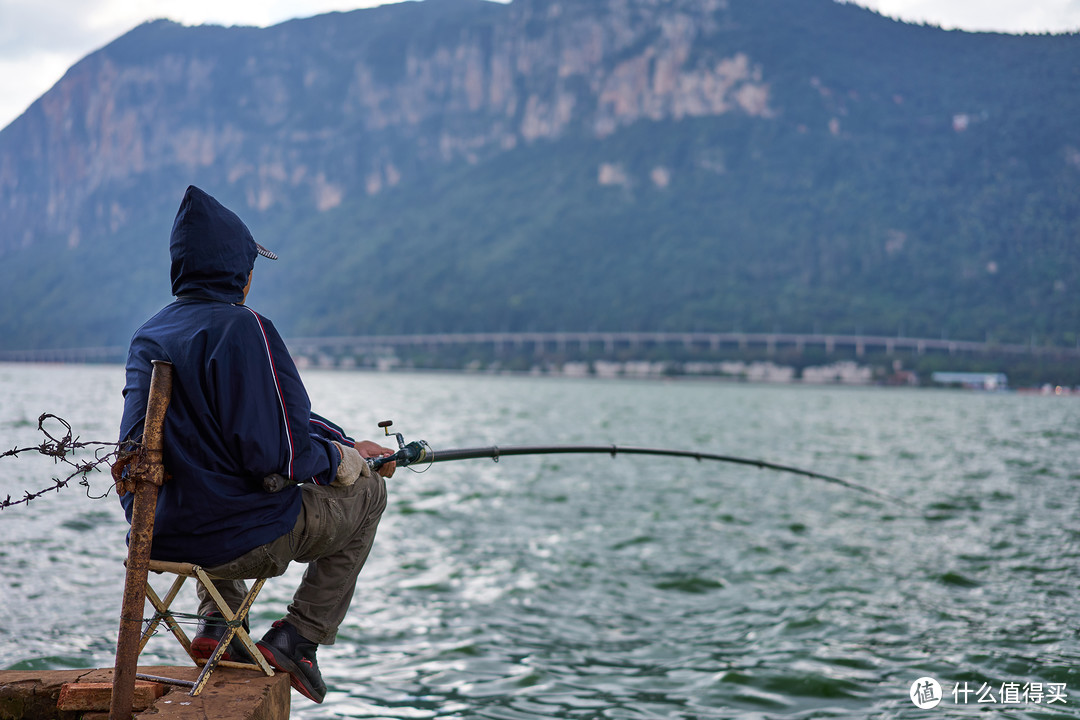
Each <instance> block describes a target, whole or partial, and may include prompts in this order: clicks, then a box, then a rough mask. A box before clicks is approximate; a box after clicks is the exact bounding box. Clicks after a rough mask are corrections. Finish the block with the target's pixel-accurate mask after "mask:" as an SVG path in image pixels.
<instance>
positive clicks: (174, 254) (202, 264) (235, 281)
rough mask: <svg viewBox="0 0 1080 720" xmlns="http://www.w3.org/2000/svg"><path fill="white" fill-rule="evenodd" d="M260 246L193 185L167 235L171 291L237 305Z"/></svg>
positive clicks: (244, 227)
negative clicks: (170, 262)
mask: <svg viewBox="0 0 1080 720" xmlns="http://www.w3.org/2000/svg"><path fill="white" fill-rule="evenodd" d="M257 254H258V250H257V248H256V245H255V239H254V238H253V237H252V236H251V231H250V230H248V228H247V225H245V224H244V222H243V221H242V220H241V219H240V218H239V217H237V215H236V213H234V212H233V211H231V210H229V209H228V208H227V207H225V206H224V205H222V204H221V203H219V202H218V201H217V200H215V199H214V198H212V197H211V196H210V195H207V194H206V193H205V192H203V191H202V190H200V189H199V188H197V187H195V186H194V185H191V186H189V187H188V189H187V192H186V193H185V194H184V199H183V201H181V203H180V209H179V210H178V211H177V213H176V220H174V221H173V228H172V236H171V237H170V238H169V256H170V257H171V258H172V269H171V272H170V275H171V277H172V292H173V295H176V296H180V295H193V296H197V297H204V298H208V299H211V300H221V301H223V302H230V303H237V302H240V301H241V300H243V299H244V286H245V285H247V280H248V275H249V274H250V273H251V270H252V268H254V267H255V256H256V255H257Z"/></svg>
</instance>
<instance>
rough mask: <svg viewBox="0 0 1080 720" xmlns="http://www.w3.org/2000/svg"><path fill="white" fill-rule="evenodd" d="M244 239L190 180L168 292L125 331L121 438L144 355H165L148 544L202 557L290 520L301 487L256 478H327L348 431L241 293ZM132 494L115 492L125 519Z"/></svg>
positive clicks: (234, 221) (134, 418)
mask: <svg viewBox="0 0 1080 720" xmlns="http://www.w3.org/2000/svg"><path fill="white" fill-rule="evenodd" d="M256 252H257V251H256V246H255V240H254V239H253V238H252V236H251V233H250V232H249V231H248V229H247V227H246V226H245V225H244V223H243V222H242V221H241V220H240V218H239V217H237V216H236V215H235V214H234V213H232V212H231V211H230V210H228V209H227V208H225V207H224V206H223V205H221V204H220V203H218V202H217V201H216V200H215V199H214V198H212V197H210V196H209V195H207V194H206V193H205V192H203V191H202V190H199V189H198V188H196V187H189V188H188V190H187V193H186V194H185V196H184V200H183V202H182V203H181V205H180V210H179V212H178V213H177V215H176V221H175V222H174V223H173V229H172V237H171V238H170V241H169V253H170V255H171V257H172V270H171V275H172V291H173V295H175V296H176V300H175V301H174V302H173V303H171V304H170V305H167V306H166V307H165V308H164V309H163V310H161V312H159V313H158V314H157V315H155V316H154V317H153V318H151V319H150V320H149V321H147V323H146V324H145V325H143V326H142V327H141V328H139V330H138V331H137V332H136V333H135V335H134V337H133V338H132V341H131V348H130V350H129V352H128V360H127V380H126V383H125V387H124V417H123V420H122V422H121V427H120V439H121V441H124V440H128V439H134V440H139V439H141V437H142V433H143V423H144V420H145V416H146V403H147V397H148V395H149V390H150V373H151V370H152V366H151V361H153V360H167V361H169V362H171V363H172V364H173V389H172V399H171V402H170V404H169V409H168V411H167V413H166V415H165V428H164V443H165V452H164V462H165V470H166V472H167V473H169V474H170V475H171V476H172V477H171V479H169V480H167V481H166V483H165V484H164V486H162V488H161V490H160V493H159V495H158V504H157V513H156V516H155V521H154V541H153V546H152V549H151V555H152V556H153V557H154V558H155V559H158V560H174V561H184V562H194V563H197V564H200V565H205V566H208V567H213V566H215V565H220V564H223V563H226V562H228V561H230V560H233V559H234V558H236V557H239V556H240V555H242V554H244V553H246V552H247V551H249V550H252V549H253V548H255V547H258V546H259V545H262V544H264V543H267V542H270V541H272V540H274V539H276V538H278V537H280V536H281V535H283V534H285V533H287V532H289V531H290V530H292V528H293V525H294V524H295V522H296V519H297V516H298V515H299V513H300V505H301V501H300V496H301V493H300V489H299V488H298V487H296V486H289V487H287V488H286V489H285V490H283V491H282V492H279V493H274V494H271V493H267V492H264V491H263V489H262V480H263V477H264V476H266V475H268V474H270V473H275V472H276V473H281V474H282V475H284V476H286V477H288V478H292V479H294V480H297V481H301V482H304V481H313V482H316V483H319V484H327V483H329V482H331V481H332V480H333V479H334V475H335V473H336V470H337V466H338V463H339V462H340V461H341V458H340V455H339V453H338V450H337V448H335V447H334V445H333V443H331V440H332V439H333V440H338V441H340V442H349V443H350V444H351V442H352V441H351V439H350V438H348V437H346V436H345V435H344V433H342V431H341V429H340V428H338V427H337V426H336V425H333V424H332V423H330V422H328V421H326V420H324V419H323V418H320V417H319V416H317V415H314V414H313V413H312V412H311V403H310V401H309V400H308V396H307V391H306V390H305V389H304V385H303V383H302V382H301V381H300V376H299V374H298V373H297V370H296V366H295V365H294V364H293V361H292V358H291V357H290V356H289V353H288V350H287V349H286V347H285V343H284V342H283V341H282V339H281V336H279V335H278V333H277V330H275V329H274V326H273V325H272V324H271V323H270V321H269V320H267V319H266V318H264V317H262V316H261V315H259V314H258V313H257V312H255V311H254V310H252V309H250V308H248V307H247V306H246V305H243V304H241V302H242V301H243V298H244V286H245V285H246V284H247V280H248V275H249V273H250V272H251V270H252V268H253V267H254V264H255V257H256ZM132 501H133V497H132V495H131V494H128V495H125V496H123V497H122V498H121V503H122V504H123V506H124V509H125V513H126V514H127V518H128V521H129V522H130V520H131V506H132Z"/></svg>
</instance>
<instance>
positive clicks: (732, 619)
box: [0, 365, 1080, 720]
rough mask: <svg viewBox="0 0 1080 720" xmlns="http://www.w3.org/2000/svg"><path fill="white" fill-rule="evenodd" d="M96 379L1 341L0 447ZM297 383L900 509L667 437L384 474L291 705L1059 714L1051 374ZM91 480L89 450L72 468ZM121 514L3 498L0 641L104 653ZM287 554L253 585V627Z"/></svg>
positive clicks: (371, 406) (16, 467)
mask: <svg viewBox="0 0 1080 720" xmlns="http://www.w3.org/2000/svg"><path fill="white" fill-rule="evenodd" d="M122 380H123V371H122V369H120V368H117V367H40V366H20V365H0V445H3V446H5V449H7V448H10V447H14V446H15V445H25V444H36V443H38V442H40V435H38V434H37V430H36V421H37V416H38V415H39V414H40V413H41V412H44V411H48V412H53V413H55V414H57V415H60V416H62V417H65V418H67V419H68V420H69V421H71V423H72V425H73V426H74V428H75V430H76V431H77V432H78V433H79V434H80V435H81V436H82V438H83V439H84V440H88V439H94V440H97V439H103V440H112V439H113V438H114V435H115V433H116V427H117V425H118V421H119V414H120V409H121V399H120V395H119V393H120V388H121V386H122ZM305 380H306V382H307V383H308V389H309V392H310V394H311V396H312V401H313V405H314V407H315V409H316V410H318V411H319V412H322V413H323V414H325V415H327V416H329V417H331V418H333V419H335V420H338V421H339V422H340V423H342V424H343V425H345V426H346V427H347V428H348V429H350V430H351V431H352V432H353V433H354V434H356V435H358V436H369V437H374V436H375V433H376V432H377V429H376V427H375V424H376V422H378V421H379V420H383V419H387V418H392V419H393V420H394V421H395V428H396V429H398V430H400V431H401V432H403V433H405V435H406V438H407V439H415V438H420V437H422V438H425V439H426V440H428V441H429V442H430V443H431V444H432V445H433V446H434V447H435V448H436V450H437V449H438V448H440V447H442V448H451V447H462V446H470V447H471V446H477V445H489V444H501V445H512V444H551V443H587V444H596V443H619V444H625V445H652V446H663V447H674V448H680V449H699V450H705V451H713V452H719V453H725V454H730V455H744V456H749V457H754V458H761V459H765V460H769V461H773V462H778V463H783V464H790V465H797V466H801V467H807V468H810V469H813V470H816V471H818V472H822V473H826V474H831V475H838V476H840V477H844V478H848V479H851V480H853V481H855V482H858V483H861V484H864V485H868V486H870V487H873V488H876V489H878V490H880V491H882V492H885V493H888V494H890V495H893V496H896V497H898V498H901V499H903V500H905V501H906V502H907V503H909V504H910V505H911V506H913V507H912V508H908V507H904V506H900V505H895V504H891V503H887V502H883V501H881V500H879V499H877V498H874V497H871V496H868V495H863V494H859V493H856V492H853V491H850V490H846V489H844V488H840V487H836V486H833V485H828V484H824V483H821V482H820V481H816V480H811V479H806V478H800V477H796V476H792V475H786V474H781V473H774V472H767V471H759V470H756V469H753V468H746V467H740V466H733V465H722V464H716V463H697V462H694V461H689V460H660V459H643V458H635V457H628V456H622V457H617V458H614V459H612V458H608V457H603V456H599V457H593V456H589V457H585V456H581V457H575V456H558V457H552V456H549V457H545V458H540V457H514V458H505V459H503V460H502V462H500V463H498V464H496V463H493V462H491V461H487V460H473V461H465V462H457V463H447V464H441V465H435V466H433V467H431V468H430V469H429V470H428V471H427V472H426V473H422V474H416V473H412V472H409V471H407V470H402V471H399V472H398V474H397V475H396V476H395V477H394V478H393V480H391V481H390V493H391V499H390V503H389V506H388V508H387V512H386V515H385V516H384V519H383V522H382V525H381V528H380V531H379V538H378V539H377V541H376V546H375V550H374V552H373V554H372V557H371V559H370V561H369V563H368V566H367V567H366V568H365V570H364V572H363V574H362V575H361V580H360V584H359V587H358V590H357V595H356V598H355V600H354V603H353V608H352V610H351V612H350V615H349V617H348V618H347V620H346V622H345V624H344V626H343V627H342V628H341V631H340V633H339V637H338V642H337V643H336V644H335V645H333V646H329V647H324V648H323V649H322V650H320V653H319V657H320V663H321V665H322V668H323V674H324V675H325V677H326V679H327V682H328V684H329V686H330V693H329V694H328V696H327V699H326V702H325V703H324V704H323V705H321V706H316V705H313V704H311V703H309V702H308V701H306V700H304V699H303V698H302V697H300V696H299V695H298V694H296V693H294V694H293V716H294V717H296V718H308V719H313V718H324V717H325V718H328V717H356V718H376V717H377V718H473V717H479V718H501V719H507V720H513V719H516V718H522V719H524V718H818V717H821V718H825V717H842V718H864V717H879V718H917V717H928V718H929V717H957V716H971V717H975V716H979V717H982V715H981V714H980V713H981V711H983V710H985V709H990V710H992V711H993V712H994V715H993V716H994V717H1002V718H1035V717H1075V716H1080V712H1078V708H1080V669H1078V661H1080V637H1078V628H1080V599H1078V598H1080V593H1078V592H1077V571H1078V559H1080V520H1078V518H1077V510H1078V507H1080V462H1078V458H1080V401H1077V400H1076V399H1075V398H1071V399H1070V398H1044V397H1024V396H1018V395H1004V394H1003V395H986V394H972V393H962V392H945V391H930V390H886V389H870V388H867V389H852V388H818V387H790V386H772V387H763V386H748V385H734V384H725V383H708V382H651V381H626V382H622V381H597V380H568V379H555V378H524V377H487V376H461V375H416V376H412V375H380V374H370V373H343V372H315V371H310V372H307V373H306V374H305ZM54 472H55V469H54V468H53V466H52V463H51V461H49V460H48V459H46V458H41V457H34V458H31V457H20V458H18V459H14V460H13V459H11V458H7V459H0V497H2V496H6V495H8V494H10V495H11V496H13V497H18V496H20V495H22V493H23V492H24V491H26V490H37V489H41V488H42V487H45V486H47V485H49V484H50V483H49V477H50V476H51V474H52V473H54ZM108 487H109V483H108V481H107V480H106V479H105V478H104V476H98V477H97V478H95V479H94V481H93V483H92V487H91V492H92V493H95V494H97V493H101V492H104V491H105V490H106V489H107V488H108ZM125 529H126V525H125V523H124V521H123V516H122V514H121V513H120V510H119V507H118V504H117V502H116V500H115V498H114V497H112V496H110V497H109V498H107V499H102V500H92V499H88V498H87V496H86V494H85V493H84V492H83V490H82V489H69V490H64V491H61V492H59V493H55V494H49V495H48V496H46V497H43V498H41V499H39V500H35V501H34V502H32V503H30V504H29V506H19V507H14V508H9V509H7V510H3V511H0V567H2V568H3V569H2V573H0V603H2V606H3V613H2V614H0V668H8V669H25V668H45V667H48V668H62V667H109V666H111V665H112V662H113V651H114V643H115V635H116V627H117V623H118V621H117V616H118V613H119V606H120V596H121V591H122V583H123V567H122V559H123V557H124V555H125V548H124V543H123V537H124V532H125ZM302 569H303V568H302V566H301V567H294V568H292V569H291V570H290V571H289V573H288V574H287V575H286V576H284V577H282V578H279V579H276V580H273V581H271V582H270V583H269V584H268V585H267V588H266V590H264V593H263V596H262V598H261V600H260V602H259V603H258V604H257V605H256V612H255V614H254V625H255V631H256V633H261V631H262V630H263V628H264V627H265V626H268V625H269V623H270V622H272V621H273V620H275V619H276V618H277V617H279V615H280V613H281V612H282V611H283V608H284V606H285V604H286V603H287V602H288V598H289V596H290V595H291V592H292V589H293V588H294V587H295V585H296V583H297V582H298V580H299V577H300V574H301V572H302ZM192 594H193V593H192ZM188 609H193V608H192V607H191V606H190V605H189V607H188ZM178 650H179V648H178V646H176V645H175V643H174V642H173V641H172V640H171V639H170V638H155V639H154V640H152V642H151V645H150V647H149V648H148V650H147V652H146V654H144V659H145V660H151V661H155V662H165V663H178V662H181V660H182V657H181V656H180V655H179V654H178V652H177V651H178ZM923 676H929V677H933V678H936V679H937V680H938V681H939V682H940V684H941V686H942V688H943V694H944V696H945V697H944V699H943V701H942V703H941V705H940V706H939V707H937V708H935V709H931V710H920V709H918V708H916V707H915V705H914V704H913V703H912V701H911V700H910V699H909V697H908V692H909V687H910V686H911V684H912V682H913V681H914V680H916V679H917V678H919V677H923ZM965 683H966V685H965ZM1012 684H1016V685H1017V686H1025V685H1026V686H1027V688H1028V690H1029V691H1031V690H1033V689H1035V688H1040V687H1041V688H1042V689H1044V691H1049V690H1050V689H1051V687H1053V689H1054V690H1055V692H1057V693H1064V694H1065V698H1064V700H1065V701H1064V702H1061V701H1060V700H1058V701H1057V702H1049V701H1048V700H1049V699H1050V695H1049V694H1048V693H1047V692H1044V696H1043V697H1042V699H1041V702H1035V701H1034V699H1033V698H1034V697H1035V696H1034V695H1033V694H1029V696H1028V698H1027V701H1026V702H1022V701H1017V702H1003V701H1004V700H1007V699H1010V698H1008V697H1007V696H1005V695H1003V694H1002V687H1001V686H1002V685H1006V686H1010V687H1011V686H1012ZM984 686H985V687H984ZM965 687H966V688H968V689H970V690H971V691H972V692H971V693H970V695H968V696H967V698H966V700H967V701H966V702H964V700H965V697H964V695H963V693H962V690H961V689H962V688H965ZM954 688H956V689H957V690H958V692H960V694H959V695H955V696H954V694H953V690H954ZM980 689H982V690H984V694H983V695H982V700H983V701H984V702H981V703H980V702H977V700H978V699H979V698H978V691H979V690H980ZM987 691H988V692H989V695H987V694H986V692H987ZM990 697H992V698H994V699H995V700H997V702H996V703H994V704H990V703H989V698H990Z"/></svg>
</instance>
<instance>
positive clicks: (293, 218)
mask: <svg viewBox="0 0 1080 720" xmlns="http://www.w3.org/2000/svg"><path fill="white" fill-rule="evenodd" d="M1078 88H1080V37H1078V36H1076V35H1068V36H1005V35H995V34H973V33H964V32H946V31H942V30H940V29H937V28H932V27H924V26H912V25H906V24H903V23H899V22H895V21H892V20H889V19H885V18H882V17H880V16H877V15H875V14H873V13H871V12H869V11H866V10H863V9H860V8H857V7H854V6H850V5H843V4H837V3H834V2H832V1H831V0H797V1H796V0H671V1H667V2H660V1H659V0H610V1H607V2H596V3H592V2H590V3H572V2H555V1H553V0H515V2H513V3H512V4H510V5H502V4H495V3H488V2H482V1H481V0H426V1H425V2H422V3H402V4H400V5H392V6H383V7H380V8H375V9H370V10H359V11H355V12H351V13H335V14H330V15H324V16H319V17H315V18H311V19H307V20H297V21H292V22H288V23H284V24H282V25H279V26H276V27H272V28H267V29H253V28H217V27H182V26H179V25H176V24H173V23H169V22H164V21H160V22H156V23H150V24H147V25H143V26H141V27H139V28H136V29H135V30H133V31H132V32H131V33H129V34H127V35H125V36H124V37H121V38H119V39H118V40H116V41H115V42H114V43H112V44H111V45H109V46H107V47H105V48H103V49H102V50H100V51H99V52H97V53H94V54H92V55H90V56H88V57H87V58H85V59H84V60H83V61H81V62H80V63H79V64H77V65H76V66H74V67H73V68H72V69H71V70H70V71H69V73H68V74H67V75H66V76H65V77H64V79H63V80H61V82H60V83H58V84H57V86H56V87H54V88H53V89H52V90H51V91H50V92H49V93H47V94H46V95H45V96H43V97H42V98H41V99H40V100H39V101H38V102H37V103H35V104H34V105H33V106H32V107H31V108H30V109H29V110H28V111H27V112H26V113H25V114H24V115H23V116H22V117H20V118H19V119H18V120H17V121H15V122H14V123H12V124H11V125H10V126H8V127H7V128H6V129H4V130H3V131H2V132H0V198H2V200H0V293H2V297H3V303H2V305H0V346H2V347H3V348H8V349H11V348H29V347H70V346H82V345H107V344H123V343H125V342H126V340H127V338H128V337H129V336H130V334H131V332H132V331H133V330H134V329H135V328H136V327H137V326H138V324H139V323H140V322H141V321H142V320H143V319H145V317H147V316H148V315H149V314H151V313H152V312H153V311H154V310H156V308H157V307H159V306H160V305H161V304H163V303H165V302H167V301H168V300H169V296H168V249H167V240H168V233H169V229H170V226H171V222H172V215H173V213H174V212H175V209H176V206H177V204H178V203H179V200H180V198H181V197H182V194H183V191H184V188H185V187H186V186H187V185H188V184H196V185H199V186H200V187H202V188H203V189H205V190H207V191H208V192H210V193H211V194H214V195H215V196H217V197H218V198H219V199H220V200H222V201H223V202H225V203H226V204H227V205H229V206H230V207H232V208H233V209H235V210H236V211H237V212H238V213H239V214H240V215H241V216H242V217H243V218H244V219H245V220H246V221H247V222H248V224H249V225H250V226H251V228H252V230H253V231H254V233H255V234H256V237H257V238H258V239H259V240H260V242H262V243H263V244H264V245H267V246H268V247H271V249H274V250H275V251H276V252H278V254H279V255H281V258H282V259H281V260H280V261H278V262H277V263H267V262H260V263H259V264H258V266H257V269H256V273H257V280H256V285H255V289H254V290H253V293H252V295H251V298H250V300H249V302H250V304H251V305H252V306H254V307H256V308H257V309H259V310H261V311H263V312H264V313H266V314H268V315H270V316H271V317H272V318H274V319H275V321H276V322H277V324H278V326H279V327H280V328H281V330H282V331H283V333H284V334H286V335H318V334H334V335H342V334H354V333H357V334H362V333H372V332H421V331H461V330H558V329H563V330H575V329H582V330H590V329H599V330H732V329H739V330H744V331H772V330H784V331H805V332H811V331H815V330H816V331H822V332H841V333H877V334H886V335H896V334H903V335H908V336H930V337H939V336H947V337H950V338H965V339H975V340H984V339H991V340H999V341H1002V342H1030V341H1032V340H1034V341H1035V342H1036V343H1038V344H1054V345H1065V346H1075V344H1076V342H1077V335H1076V333H1077V332H1078V331H1080V302H1078V301H1077V286H1078V284H1080V241H1078V238H1080V192H1078V190H1080V127H1078V126H1077V125H1076V123H1075V121H1074V119H1075V118H1076V117H1077V116H1078V115H1080V112H1078V111H1080V108H1078V107H1077V106H1078V105H1080V93H1077V89H1078Z"/></svg>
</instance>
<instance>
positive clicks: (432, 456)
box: [263, 420, 908, 506]
mask: <svg viewBox="0 0 1080 720" xmlns="http://www.w3.org/2000/svg"><path fill="white" fill-rule="evenodd" d="M392 425H393V421H391V420H384V421H382V422H380V423H379V427H381V428H382V429H383V431H384V432H385V433H386V435H387V436H388V437H389V436H391V435H393V436H394V437H396V438H397V443H398V450H397V452H395V453H393V454H391V455H386V456H384V457H378V458H368V459H367V463H368V465H369V466H370V467H371V469H372V470H378V469H379V468H381V467H382V466H383V465H386V464H387V463H391V462H392V463H396V464H397V465H398V466H399V467H408V466H409V465H416V464H423V463H427V464H429V465H430V464H432V463H437V462H452V461H456V460H475V459H490V460H494V461H495V462H499V460H500V459H501V458H504V457H510V456H513V455H571V454H589V455H610V456H611V457H615V456H616V455H652V456H661V457H678V458H690V459H693V460H697V461H699V462H700V461H702V460H711V461H715V462H724V463H733V464H736V465H749V466H751V467H756V468H760V469H764V470H777V471H780V472H786V473H791V474H793V475H801V476H803V477H808V478H814V479H815V480H822V481H824V482H827V483H832V484H834V485H839V486H841V487H845V488H847V489H849V490H855V491H857V492H861V493H865V494H867V495H873V496H874V497H876V498H878V499H879V500H884V501H886V502H890V503H896V504H899V505H904V506H907V505H908V503H907V502H905V501H903V500H901V499H899V498H895V497H892V496H891V495H887V494H885V493H883V492H879V491H878V490H875V489H873V488H870V487H867V486H865V485H860V484H859V483H857V482H853V481H851V480H845V479H843V478H838V477H835V476H833V475H825V474H822V473H818V472H814V471H813V470H805V469H803V468H798V467H794V466H792V465H781V464H779V463H773V462H768V461H765V460H756V459H753V458H745V457H736V456H734V455H718V454H715V453H706V452H697V451H694V450H671V449H667V448H650V447H634V446H627V445H510V446H507V447H500V446H498V445H491V446H488V447H475V448H454V449H451V450H439V451H437V452H436V451H435V450H433V449H432V447H431V446H430V445H429V444H428V443H427V441H425V440H414V441H412V442H409V443H406V442H405V438H404V437H403V436H402V434H401V433H391V432H390V427H391V426H392ZM290 484H296V483H294V482H293V481H292V480H289V479H288V478H286V477H285V476H283V475H280V474H278V473H273V474H271V475H267V476H266V477H265V478H264V479H263V489H264V490H265V491H266V492H272V493H273V492H279V491H281V490H283V489H284V488H285V487H286V486H287V485H290Z"/></svg>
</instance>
